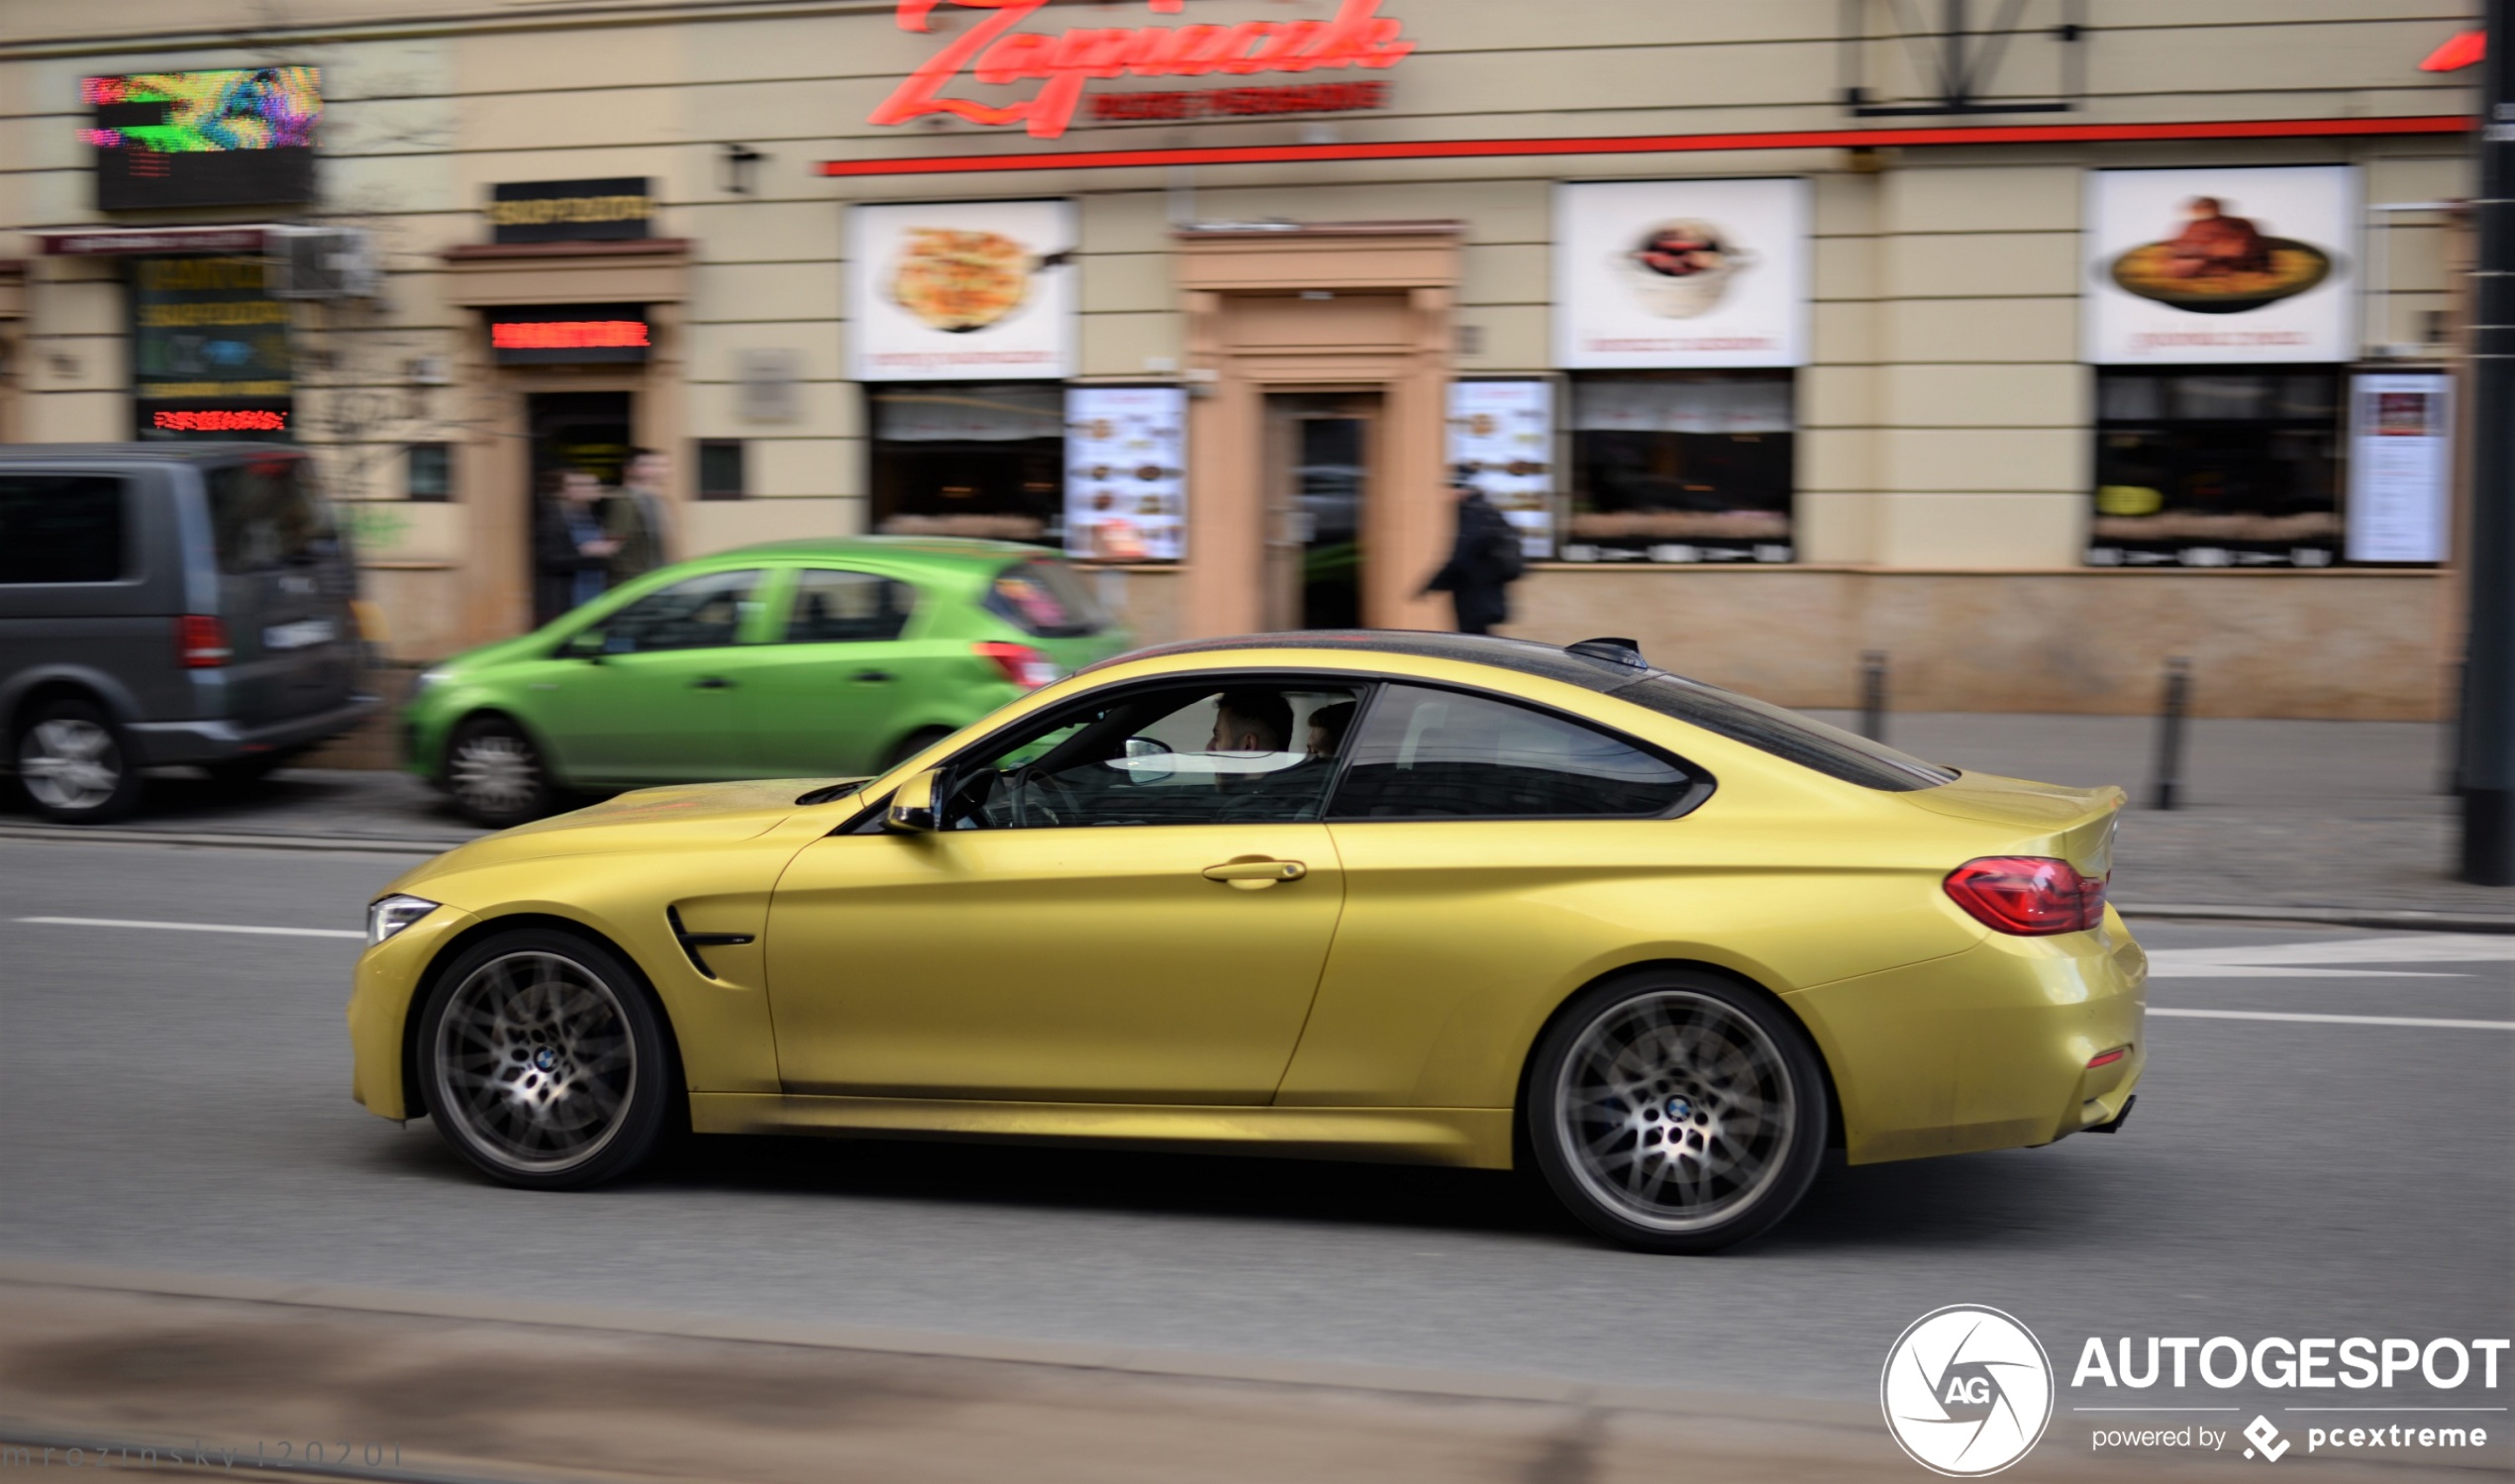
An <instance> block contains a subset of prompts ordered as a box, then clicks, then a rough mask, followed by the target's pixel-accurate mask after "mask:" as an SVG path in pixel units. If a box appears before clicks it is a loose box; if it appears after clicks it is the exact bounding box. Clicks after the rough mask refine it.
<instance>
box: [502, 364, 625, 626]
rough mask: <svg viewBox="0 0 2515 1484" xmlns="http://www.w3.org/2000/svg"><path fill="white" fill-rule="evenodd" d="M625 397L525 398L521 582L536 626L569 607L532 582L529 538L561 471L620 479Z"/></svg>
mask: <svg viewBox="0 0 2515 1484" xmlns="http://www.w3.org/2000/svg"><path fill="white" fill-rule="evenodd" d="M629 396H630V394H629V393H627V392H533V393H530V394H528V395H527V396H526V397H525V399H524V419H525V429H526V432H527V435H528V437H527V439H526V445H525V447H526V453H525V456H526V457H527V458H528V459H529V460H530V461H531V462H530V466H529V467H528V468H527V470H526V475H527V477H526V480H525V485H524V487H525V489H527V490H528V491H530V492H531V498H530V499H528V500H527V501H526V502H525V507H524V509H525V516H524V550H525V560H526V563H527V567H528V570H527V572H526V577H525V580H526V582H527V583H528V584H529V590H530V591H532V592H533V594H534V603H533V610H534V611H533V622H534V623H535V624H536V625H540V624H547V623H549V622H550V621H551V620H552V619H554V618H556V617H558V616H559V614H560V613H563V612H565V611H566V609H567V607H568V606H569V605H568V604H567V603H566V602H565V601H563V600H562V599H563V594H562V593H561V592H560V591H559V590H558V589H556V588H553V586H552V585H551V584H550V583H547V582H542V581H539V580H537V579H538V578H539V577H540V576H541V573H540V572H539V570H538V568H537V567H536V566H535V565H534V561H535V558H534V551H535V543H534V537H535V534H536V530H537V528H538V526H539V525H540V523H541V522H542V521H543V520H544V519H545V516H544V513H543V508H544V506H546V505H547V504H548V503H549V502H551V501H553V500H554V499H556V498H557V496H558V476H559V474H560V473H561V472H562V471H564V470H568V469H583V470H584V471H585V472H586V473H589V474H591V475H593V476H594V477H595V478H596V479H598V480H600V481H602V482H603V483H604V484H606V485H617V484H619V483H620V477H621V471H622V470H624V469H626V468H627V467H628V465H629V450H630V448H631V447H632V446H633V444H632V442H631V440H632V438H633V437H634V435H633V434H632V433H631V431H630V430H631V428H632V427H633V424H632V423H631V422H630V416H629V414H630V406H629ZM561 585H562V586H563V585H564V579H562V581H561Z"/></svg>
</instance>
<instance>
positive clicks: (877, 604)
mask: <svg viewBox="0 0 2515 1484" xmlns="http://www.w3.org/2000/svg"><path fill="white" fill-rule="evenodd" d="M782 606H783V609H784V612H783V614H782V615H781V616H780V623H779V627H778V629H777V632H776V637H775V639H774V640H773V641H772V642H770V643H766V644H763V645H761V646H760V648H759V651H758V652H757V653H755V654H753V655H750V656H748V658H749V661H750V662H749V664H748V665H747V666H746V668H745V670H744V675H743V685H742V690H741V693H740V694H739V695H737V696H736V697H735V698H734V700H735V706H736V709H737V710H738V711H740V712H741V714H742V732H743V744H744V746H745V747H747V748H748V749H749V751H750V755H751V760H752V763H753V766H754V770H755V771H756V772H758V773H759V774H761V775H762V776H764V777H771V778H777V777H805V776H812V777H821V776H833V775H847V774H854V773H869V772H872V771H874V770H875V769H876V768H878V767H879V766H881V764H882V763H883V762H885V761H887V760H888V759H887V757H886V755H885V749H887V748H888V747H889V746H890V745H891V744H892V743H893V742H896V741H897V740H898V736H899V729H897V728H895V727H894V726H893V725H892V717H893V715H894V713H895V712H896V711H897V709H898V702H899V700H900V698H901V697H903V696H904V695H907V694H909V693H911V692H912V691H914V690H915V688H916V686H917V672H918V671H920V670H921V669H923V668H926V667H930V666H931V665H932V663H933V661H932V660H931V659H930V658H928V657H926V656H923V655H919V654H917V653H915V652H913V650H912V649H911V647H910V646H909V645H907V644H904V643H901V636H902V634H903V633H904V631H905V630H906V629H907V627H908V624H909V621H910V618H911V616H912V615H913V614H914V613H915V612H916V608H917V589H916V588H915V587H913V586H911V585H910V584H908V583H906V582H903V581H901V580H900V579H898V578H896V577H890V576H885V575H883V574H881V573H878V572H868V571H861V570H856V569H853V568H847V567H821V566H810V567H799V568H796V569H795V571H794V573H793V580H792V582H791V584H790V587H789V592H788V595H787V597H786V598H785V599H784V601H783V604H782Z"/></svg>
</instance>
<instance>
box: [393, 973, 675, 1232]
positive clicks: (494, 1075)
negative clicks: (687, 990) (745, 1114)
mask: <svg viewBox="0 0 2515 1484" xmlns="http://www.w3.org/2000/svg"><path fill="white" fill-rule="evenodd" d="M419 1044H420V1064H421V1078H422V1080H423V1084H424V1085H423V1088H422V1095H423V1096H424V1097H425V1098H426V1100H427V1105H428V1112H429V1114H430V1116H431V1117H433V1118H435V1119H436V1121H437V1128H438V1131H439V1132H440V1133H442V1134H443V1135H444V1136H445V1137H446V1141H447V1142H449V1143H451V1144H453V1146H454V1149H455V1151H456V1152H458V1153H460V1154H461V1155H462V1156H463V1158H465V1159H467V1160H469V1161H470V1162H471V1163H472V1164H473V1165H475V1166H477V1167H478V1168H479V1170H480V1171H481V1172H482V1173H483V1174H486V1175H488V1176H489V1177H490V1178H491V1179H493V1180H497V1181H499V1182H501V1183H503V1184H507V1185H514V1186H519V1187H522V1188H524V1189H528V1190H578V1189H582V1188H584V1187H586V1186H590V1185H599V1184H602V1183H603V1182H604V1181H607V1180H614V1179H617V1178H619V1177H620V1176H622V1175H625V1174H627V1173H628V1172H629V1171H630V1170H631V1169H633V1168H635V1167H636V1166H637V1165H638V1164H640V1163H641V1162H643V1161H644V1160H645V1159H646V1157H647V1156H648V1155H649V1154H650V1153H652V1152H654V1147H655V1144H656V1142H657V1141H658V1140H659V1139H660V1138H662V1136H663V1133H664V1131H665V1129H666V1127H667V1126H668V1119H667V1114H668V1112H669V1109H670V1105H671V1103H672V1100H673V1099H674V1098H675V1097H676V1096H677V1095H678V1092H679V1088H678V1086H677V1082H678V1079H677V1078H676V1077H675V1076H674V1075H673V1074H672V1063H671V1056H670V1054H669V1052H668V1051H667V1050H666V1047H665V1041H664V1038H663V1034H662V1028H661V1024H660V1021H659V1019H658V1017H657V1015H656V1013H655V1010H654V1004H653V1002H652V1001H651V1000H650V999H649V998H648V995H647V992H646V990H645V988H644V987H643V986H642V985H641V984H640V983H639V982H638V979H637V976H636V975H635V974H634V973H632V972H631V971H630V969H629V967H628V965H627V964H625V963H623V962H622V961H621V960H620V958H619V957H618V956H617V955H616V954H614V953H612V952H611V951H609V950H608V949H606V948H604V947H602V946H600V945H598V944H596V943H594V942H592V941H590V940H585V939H581V938H577V937H574V936H572V935H570V934H566V933H559V932H555V931H552V930H548V929H523V930H519V931H517V932H513V933H505V934H500V935H499V936H497V937H495V938H492V939H489V940H484V941H482V942H479V943H476V944H474V945H473V946H472V947H471V948H470V949H469V950H468V951H466V952H464V953H463V955H462V956H461V957H460V958H458V959H456V960H455V961H454V962H453V964H452V965H451V966H449V967H448V968H447V970H446V972H444V973H443V974H440V975H439V976H438V978H437V983H436V987H435V988H434V989H433V990H432V991H431V992H430V994H429V996H428V1005H427V1008H426V1009H425V1010H424V1011H423V1012H422V1013H421V1020H420V1028H419Z"/></svg>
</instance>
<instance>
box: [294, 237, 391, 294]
mask: <svg viewBox="0 0 2515 1484" xmlns="http://www.w3.org/2000/svg"><path fill="white" fill-rule="evenodd" d="M268 243H269V247H268V251H269V257H270V293H271V297H272V298H274V299H372V298H374V297H375V295H376V292H377V290H378V289H380V288H381V287H382V286H383V282H384V275H383V272H382V270H381V269H379V268H378V267H377V266H376V261H375V247H374V244H373V243H372V241H371V240H370V239H369V238H368V236H367V234H366V233H365V232H364V231H362V230H360V229H358V228H355V227H276V228H273V229H271V232H270V236H269V239H268Z"/></svg>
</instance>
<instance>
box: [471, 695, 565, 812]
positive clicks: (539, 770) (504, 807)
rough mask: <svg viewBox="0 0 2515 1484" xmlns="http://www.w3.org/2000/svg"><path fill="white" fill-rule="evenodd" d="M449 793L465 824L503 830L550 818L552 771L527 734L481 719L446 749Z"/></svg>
mask: <svg viewBox="0 0 2515 1484" xmlns="http://www.w3.org/2000/svg"><path fill="white" fill-rule="evenodd" d="M446 792H447V793H449V794H451V795H452V796H453V801H454V807H455V808H456V809H458V810H460V811H462V814H463V817H464V818H466V819H469V820H471V821H472V822H473V823H475V824H481V825H487V826H489V827H490V828H492V829H496V830H503V829H505V828H507V827H508V826H510V825H521V824H524V823H525V822H527V821H529V820H538V819H540V818H541V817H542V816H543V815H545V814H548V813H550V809H551V799H552V790H551V770H550V768H549V767H548V766H546V765H545V764H544V763H543V761H542V749H541V748H539V747H537V746H535V745H533V739H532V738H530V737H528V736H526V735H525V732H524V729H523V728H521V727H519V726H517V725H516V724H515V723H513V722H510V721H508V720H507V719H506V718H505V717H502V716H476V717H473V718H471V719H470V720H469V721H466V722H464V723H463V724H462V725H461V726H459V727H456V728H455V729H454V735H453V738H452V739H450V740H449V741H448V742H447V743H446Z"/></svg>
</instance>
